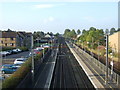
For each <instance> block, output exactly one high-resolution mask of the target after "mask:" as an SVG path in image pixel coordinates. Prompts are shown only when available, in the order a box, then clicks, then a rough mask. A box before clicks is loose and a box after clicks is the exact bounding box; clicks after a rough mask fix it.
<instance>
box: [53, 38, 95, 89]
mask: <svg viewBox="0 0 120 90" xmlns="http://www.w3.org/2000/svg"><path fill="white" fill-rule="evenodd" d="M59 41H60V45H59V53H58V58H57V62H56V66H55V71H54V74H53V78H52V83H51V89H54V88H62V89H65V88H75V89H76V88H77V89H79V88H92V89H94V87H93V85H92V83H91V82H90V81H89V79H88V77H87V76H86V74H85V73H84V71H83V70H82V68H81V67H80V65H79V64H78V62H77V61H76V59H75V57H74V56H73V54H72V53H71V52H70V50H69V49H68V47H67V45H66V44H65V40H64V38H62V37H61V39H60V40H59Z"/></svg>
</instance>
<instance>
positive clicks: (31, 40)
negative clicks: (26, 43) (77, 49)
mask: <svg viewBox="0 0 120 90" xmlns="http://www.w3.org/2000/svg"><path fill="white" fill-rule="evenodd" d="M31 55H32V70H31V72H32V85H34V55H33V35H32V36H31Z"/></svg>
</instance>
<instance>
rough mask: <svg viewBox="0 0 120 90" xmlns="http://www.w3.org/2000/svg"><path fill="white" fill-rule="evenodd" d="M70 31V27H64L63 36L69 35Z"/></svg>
mask: <svg viewBox="0 0 120 90" xmlns="http://www.w3.org/2000/svg"><path fill="white" fill-rule="evenodd" d="M70 32H71V30H70V29H65V31H64V37H69V33H70Z"/></svg>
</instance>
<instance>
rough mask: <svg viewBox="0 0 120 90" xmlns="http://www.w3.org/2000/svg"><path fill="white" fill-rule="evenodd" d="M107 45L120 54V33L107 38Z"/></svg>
mask: <svg viewBox="0 0 120 90" xmlns="http://www.w3.org/2000/svg"><path fill="white" fill-rule="evenodd" d="M109 45H110V47H111V48H112V49H113V50H114V51H115V52H119V53H120V31H119V32H116V33H114V34H112V35H110V36H109Z"/></svg>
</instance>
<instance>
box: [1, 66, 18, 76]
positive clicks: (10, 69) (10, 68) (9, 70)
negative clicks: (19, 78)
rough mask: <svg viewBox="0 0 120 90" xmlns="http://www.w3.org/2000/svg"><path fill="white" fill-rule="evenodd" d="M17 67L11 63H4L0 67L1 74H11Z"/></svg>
mask: <svg viewBox="0 0 120 90" xmlns="http://www.w3.org/2000/svg"><path fill="white" fill-rule="evenodd" d="M17 69H18V67H15V66H14V65H13V64H5V65H3V66H2V68H1V72H2V73H3V74H12V73H13V72H15V71H16V70H17Z"/></svg>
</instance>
